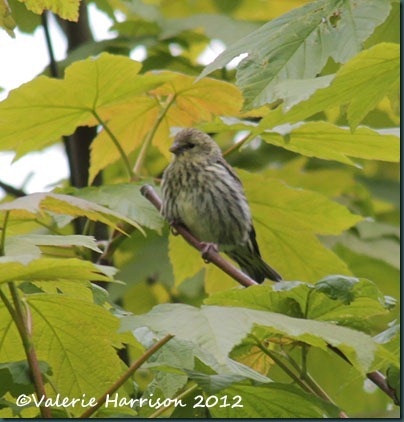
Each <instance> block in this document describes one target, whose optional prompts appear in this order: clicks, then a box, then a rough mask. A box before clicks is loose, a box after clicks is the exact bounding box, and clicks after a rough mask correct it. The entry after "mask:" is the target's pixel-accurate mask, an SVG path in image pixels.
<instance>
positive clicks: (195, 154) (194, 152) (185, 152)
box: [170, 128, 222, 162]
mask: <svg viewBox="0 0 404 422" xmlns="http://www.w3.org/2000/svg"><path fill="white" fill-rule="evenodd" d="M170 152H172V153H173V154H175V158H176V160H186V161H191V162H198V161H199V162H200V161H209V160H215V159H217V158H219V157H220V156H221V155H222V152H221V150H220V148H219V146H218V145H217V144H216V142H215V141H214V140H213V139H212V138H211V137H210V136H209V135H207V134H206V133H203V132H201V131H200V130H197V129H192V128H191V129H183V130H181V131H180V132H178V133H177V134H176V135H175V138H174V142H173V144H172V146H171V148H170Z"/></svg>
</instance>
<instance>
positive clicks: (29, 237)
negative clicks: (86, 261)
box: [5, 234, 102, 256]
mask: <svg viewBox="0 0 404 422" xmlns="http://www.w3.org/2000/svg"><path fill="white" fill-rule="evenodd" d="M5 246H6V247H5V252H6V253H5V255H6V256H10V255H21V249H23V248H24V247H25V246H26V247H29V246H60V247H69V246H79V247H81V246H82V247H85V248H88V249H91V250H93V251H94V252H98V253H102V251H101V249H100V248H99V247H98V246H97V243H96V241H95V238H94V237H93V236H82V235H65V236H57V235H48V234H23V235H18V236H9V237H7V238H6V245H5Z"/></svg>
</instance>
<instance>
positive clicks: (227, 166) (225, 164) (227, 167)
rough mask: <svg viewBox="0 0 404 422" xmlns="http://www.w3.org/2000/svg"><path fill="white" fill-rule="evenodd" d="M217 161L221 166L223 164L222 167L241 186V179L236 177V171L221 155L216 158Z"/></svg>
mask: <svg viewBox="0 0 404 422" xmlns="http://www.w3.org/2000/svg"><path fill="white" fill-rule="evenodd" d="M217 163H218V164H220V165H221V166H223V167H224V169H225V170H226V171H227V172H228V173H229V174H230V176H231V177H232V178H233V179H234V180H235V181H236V182H237V183H238V184H239V185H240V186H243V185H242V184H241V180H240V178H239V177H238V175H237V173H236V172H235V171H234V170H233V167H232V166H231V165H230V164H229V163H228V162H227V161H226V160H225V159H224V158H223V157H220V158H219V159H218V160H217Z"/></svg>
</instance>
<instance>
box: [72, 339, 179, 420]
mask: <svg viewBox="0 0 404 422" xmlns="http://www.w3.org/2000/svg"><path fill="white" fill-rule="evenodd" d="M173 337H174V336H172V335H171V334H168V335H166V336H165V337H163V338H162V339H161V340H159V341H158V342H157V343H156V344H154V345H153V346H152V347H150V349H148V350H146V352H145V353H144V354H143V355H142V356H140V358H139V359H138V360H137V361H135V362H133V364H132V365H131V366H130V367H129V368H128V369H127V370H126V372H125V373H124V374H123V375H122V376H121V377H120V378H119V379H118V380H117V381H116V382H115V383H114V384H113V385H112V386H111V387H110V388H108V390H107V391H106V392H105V393H104V394H103V395H102V396H101V397H100V398H98V399H97V401H96V403H97V404H96V405H95V406H94V407H90V408H88V409H87V410H86V411H85V412H84V413H83V414H82V415H81V416H80V418H82V419H83V418H89V417H90V416H91V415H93V414H94V413H95V412H96V411H97V410H98V409H99V408H100V407H101V406H102V405H103V404H104V403H105V401H106V400H107V397H109V396H110V395H111V394H113V393H115V391H117V390H118V389H119V388H120V387H122V385H123V384H124V383H125V382H126V381H127V380H128V379H129V378H130V377H131V376H132V374H133V373H134V372H135V371H136V369H138V368H139V367H140V366H141V365H143V363H144V362H146V361H147V360H148V359H149V358H150V356H152V355H154V353H156V352H157V350H159V349H160V348H161V347H163V346H164V345H165V344H166V343H167V342H168V341H170V340H171V339H172V338H173Z"/></svg>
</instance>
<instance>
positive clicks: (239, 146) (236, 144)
mask: <svg viewBox="0 0 404 422" xmlns="http://www.w3.org/2000/svg"><path fill="white" fill-rule="evenodd" d="M255 136H256V135H255V134H253V133H249V134H248V135H246V136H245V137H244V138H243V139H241V140H240V141H238V142H236V143H235V144H233V145H232V146H231V147H230V148H227V149H226V151H224V152H223V156H226V155H229V154H231V153H232V152H233V151H236V150H238V149H239V148H241V147H242V146H243V145H244V144H245V143H246V142H247V141H248V140H250V138H253V137H255Z"/></svg>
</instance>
